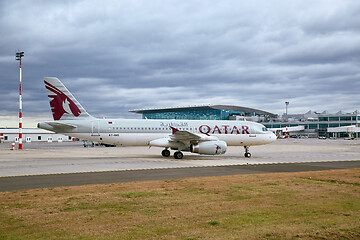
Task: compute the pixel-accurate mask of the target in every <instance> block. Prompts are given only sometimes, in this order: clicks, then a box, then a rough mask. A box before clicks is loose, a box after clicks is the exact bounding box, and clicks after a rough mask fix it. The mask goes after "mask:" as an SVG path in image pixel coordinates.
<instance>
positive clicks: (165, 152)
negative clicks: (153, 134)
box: [161, 149, 170, 157]
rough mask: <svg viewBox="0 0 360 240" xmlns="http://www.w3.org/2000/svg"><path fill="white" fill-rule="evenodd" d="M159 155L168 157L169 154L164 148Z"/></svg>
mask: <svg viewBox="0 0 360 240" xmlns="http://www.w3.org/2000/svg"><path fill="white" fill-rule="evenodd" d="M161 155H162V156H163V157H168V156H170V151H169V150H167V149H164V150H162V152H161Z"/></svg>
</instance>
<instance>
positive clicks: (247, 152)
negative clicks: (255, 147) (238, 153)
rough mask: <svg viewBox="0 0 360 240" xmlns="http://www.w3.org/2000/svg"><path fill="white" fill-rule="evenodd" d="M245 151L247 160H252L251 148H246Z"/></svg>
mask: <svg viewBox="0 0 360 240" xmlns="http://www.w3.org/2000/svg"><path fill="white" fill-rule="evenodd" d="M244 149H245V153H244V156H245V157H246V158H250V157H251V153H250V152H249V146H244Z"/></svg>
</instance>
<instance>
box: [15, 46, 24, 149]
mask: <svg viewBox="0 0 360 240" xmlns="http://www.w3.org/2000/svg"><path fill="white" fill-rule="evenodd" d="M23 56H24V52H17V53H16V60H17V61H20V87H19V149H22V93H21V83H22V73H21V58H22V57H23Z"/></svg>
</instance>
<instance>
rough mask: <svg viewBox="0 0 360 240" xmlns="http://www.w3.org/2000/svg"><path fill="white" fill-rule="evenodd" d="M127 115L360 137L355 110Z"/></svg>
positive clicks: (225, 109) (203, 109) (199, 109)
mask: <svg viewBox="0 0 360 240" xmlns="http://www.w3.org/2000/svg"><path fill="white" fill-rule="evenodd" d="M130 112H133V113H139V114H142V118H143V119H188V120H247V121H255V122H259V123H262V124H264V125H265V127H267V128H269V129H284V131H282V132H283V133H285V131H288V132H289V135H297V136H306V137H326V138H329V137H333V138H343V137H349V136H352V137H354V138H360V112H359V111H357V110H356V111H354V112H352V113H345V112H342V111H339V112H337V113H334V114H332V113H329V112H327V111H324V112H321V113H318V112H312V111H308V112H307V113H304V114H289V115H286V114H283V115H282V116H281V115H277V114H274V113H270V112H267V111H263V110H259V109H255V108H248V107H241V106H232V105H202V106H189V107H175V108H155V109H140V110H131V111H130ZM350 126H351V127H350ZM349 127H350V128H349ZM285 129H286V130H285ZM291 129H293V130H291ZM349 133H350V135H349Z"/></svg>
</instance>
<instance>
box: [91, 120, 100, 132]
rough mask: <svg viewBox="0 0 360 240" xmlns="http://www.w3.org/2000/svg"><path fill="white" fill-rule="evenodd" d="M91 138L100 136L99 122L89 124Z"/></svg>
mask: <svg viewBox="0 0 360 240" xmlns="http://www.w3.org/2000/svg"><path fill="white" fill-rule="evenodd" d="M91 136H100V121H92V122H91Z"/></svg>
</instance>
